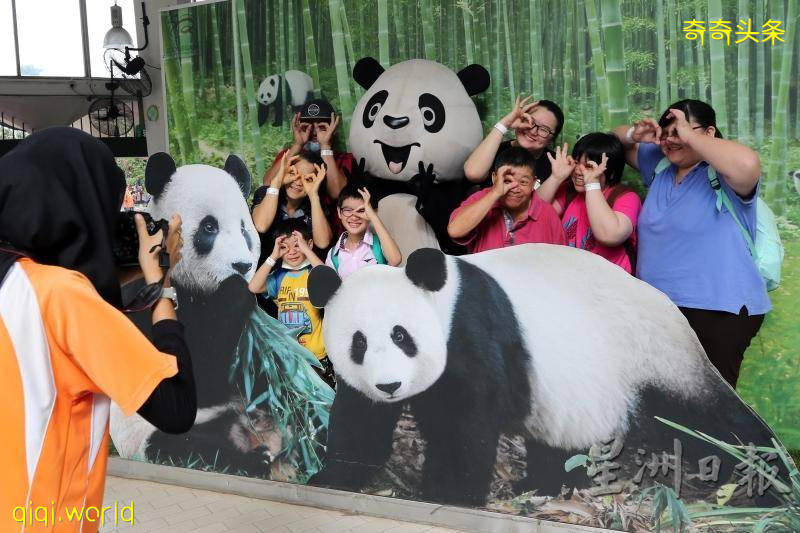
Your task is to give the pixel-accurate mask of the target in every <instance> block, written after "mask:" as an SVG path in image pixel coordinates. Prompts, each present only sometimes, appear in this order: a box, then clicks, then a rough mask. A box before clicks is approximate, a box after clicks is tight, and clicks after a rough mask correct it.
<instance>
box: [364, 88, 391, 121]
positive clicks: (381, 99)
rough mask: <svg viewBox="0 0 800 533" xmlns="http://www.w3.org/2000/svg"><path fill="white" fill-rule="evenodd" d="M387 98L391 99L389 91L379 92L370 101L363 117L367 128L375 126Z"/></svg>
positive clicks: (365, 107)
mask: <svg viewBox="0 0 800 533" xmlns="http://www.w3.org/2000/svg"><path fill="white" fill-rule="evenodd" d="M387 98H389V92H388V91H378V92H376V93H375V94H373V95H372V98H370V99H369V101H368V102H367V105H365V106H364V115H363V116H362V117H361V120H362V122H363V123H364V127H365V128H371V127H372V125H373V124H375V119H376V118H378V112H379V111H380V110H381V107H383V104H385V103H386V99H387Z"/></svg>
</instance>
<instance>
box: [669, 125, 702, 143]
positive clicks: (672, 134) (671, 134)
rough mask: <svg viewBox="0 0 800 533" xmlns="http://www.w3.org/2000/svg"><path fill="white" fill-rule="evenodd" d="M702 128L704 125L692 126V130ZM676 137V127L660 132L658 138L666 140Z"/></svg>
mask: <svg viewBox="0 0 800 533" xmlns="http://www.w3.org/2000/svg"><path fill="white" fill-rule="evenodd" d="M703 128H705V126H692V129H693V130H699V129H703ZM677 138H678V129H677V128H675V129H674V130H672V131H671V132H669V133H666V132H664V133H662V134H661V137H659V138H658V140H660V141H662V142H663V141H666V140H667V139H677Z"/></svg>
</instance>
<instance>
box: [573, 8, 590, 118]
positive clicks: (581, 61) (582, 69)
mask: <svg viewBox="0 0 800 533" xmlns="http://www.w3.org/2000/svg"><path fill="white" fill-rule="evenodd" d="M573 7H574V9H573V13H575V17H576V19H577V25H578V32H577V37H578V68H577V72H578V94H579V96H580V113H581V133H586V132H587V131H589V118H588V116H587V113H586V102H587V100H586V18H585V16H586V14H585V13H584V12H583V10H581V9H578V1H577V0H575V5H574V6H573Z"/></svg>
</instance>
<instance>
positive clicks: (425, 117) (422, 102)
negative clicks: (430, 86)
mask: <svg viewBox="0 0 800 533" xmlns="http://www.w3.org/2000/svg"><path fill="white" fill-rule="evenodd" d="M418 105H419V110H420V112H421V113H422V124H423V125H424V126H425V129H426V130H427V131H428V132H429V133H436V132H438V131H440V130H441V129H442V128H443V127H444V119H445V114H444V105H442V101H441V100H439V99H438V98H436V97H435V96H434V95H432V94H430V93H422V94H421V95H419V104H418Z"/></svg>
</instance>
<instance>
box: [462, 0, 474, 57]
mask: <svg viewBox="0 0 800 533" xmlns="http://www.w3.org/2000/svg"><path fill="white" fill-rule="evenodd" d="M460 5H461V15H462V17H463V18H464V50H465V52H466V55H467V64H468V65H471V64H473V63H475V49H474V48H473V46H474V45H473V44H472V13H471V11H470V6H469V2H468V1H467V0H463V1H462V2H461V4H460Z"/></svg>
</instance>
